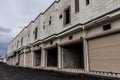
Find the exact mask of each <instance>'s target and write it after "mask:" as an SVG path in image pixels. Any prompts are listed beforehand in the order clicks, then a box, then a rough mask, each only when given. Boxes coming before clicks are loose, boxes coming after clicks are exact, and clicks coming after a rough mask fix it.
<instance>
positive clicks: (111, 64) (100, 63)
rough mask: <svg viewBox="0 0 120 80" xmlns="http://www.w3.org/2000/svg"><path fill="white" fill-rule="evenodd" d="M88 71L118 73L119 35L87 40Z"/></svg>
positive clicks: (119, 60)
mask: <svg viewBox="0 0 120 80" xmlns="http://www.w3.org/2000/svg"><path fill="white" fill-rule="evenodd" d="M88 44H89V61H90V70H92V71H101V72H115V73H119V72H120V64H119V63H120V33H114V34H110V35H107V36H102V37H98V38H94V39H90V40H88Z"/></svg>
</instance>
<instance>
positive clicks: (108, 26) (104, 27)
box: [103, 24, 111, 30]
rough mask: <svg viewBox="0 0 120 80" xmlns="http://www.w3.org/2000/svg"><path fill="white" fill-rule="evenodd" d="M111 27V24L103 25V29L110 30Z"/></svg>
mask: <svg viewBox="0 0 120 80" xmlns="http://www.w3.org/2000/svg"><path fill="white" fill-rule="evenodd" d="M109 29H111V24H106V25H104V26H103V30H109Z"/></svg>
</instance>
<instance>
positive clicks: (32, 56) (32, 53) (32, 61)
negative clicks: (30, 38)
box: [31, 50, 34, 67]
mask: <svg viewBox="0 0 120 80" xmlns="http://www.w3.org/2000/svg"><path fill="white" fill-rule="evenodd" d="M31 67H34V51H33V50H32V51H31Z"/></svg>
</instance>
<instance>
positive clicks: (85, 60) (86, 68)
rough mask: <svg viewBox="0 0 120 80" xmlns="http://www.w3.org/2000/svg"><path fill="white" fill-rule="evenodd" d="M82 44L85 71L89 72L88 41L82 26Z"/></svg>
mask: <svg viewBox="0 0 120 80" xmlns="http://www.w3.org/2000/svg"><path fill="white" fill-rule="evenodd" d="M83 44H84V67H85V72H89V59H88V57H89V56H88V43H87V40H86V31H85V29H84V27H83Z"/></svg>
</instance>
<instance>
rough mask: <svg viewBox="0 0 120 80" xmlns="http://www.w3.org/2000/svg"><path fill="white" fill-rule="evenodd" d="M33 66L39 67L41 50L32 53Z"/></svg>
mask: <svg viewBox="0 0 120 80" xmlns="http://www.w3.org/2000/svg"><path fill="white" fill-rule="evenodd" d="M34 65H35V66H40V65H41V50H37V51H34Z"/></svg>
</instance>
